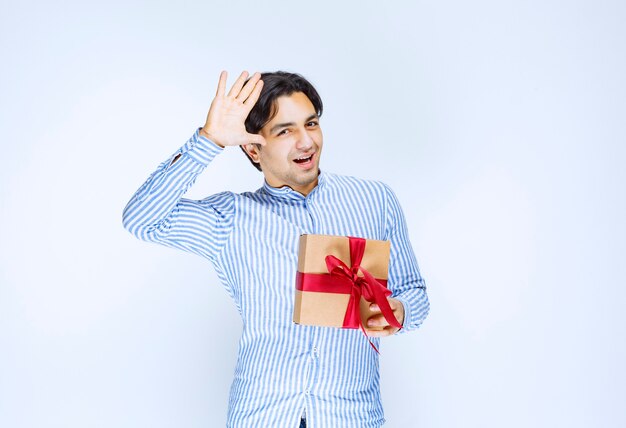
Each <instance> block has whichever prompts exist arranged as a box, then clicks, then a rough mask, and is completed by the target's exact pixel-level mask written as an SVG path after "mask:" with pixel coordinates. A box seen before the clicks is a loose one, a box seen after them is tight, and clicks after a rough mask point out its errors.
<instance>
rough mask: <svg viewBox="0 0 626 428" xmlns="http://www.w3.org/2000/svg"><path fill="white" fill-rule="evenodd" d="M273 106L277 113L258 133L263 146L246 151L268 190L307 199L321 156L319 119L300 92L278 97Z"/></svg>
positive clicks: (315, 182)
mask: <svg viewBox="0 0 626 428" xmlns="http://www.w3.org/2000/svg"><path fill="white" fill-rule="evenodd" d="M276 103H277V105H276V106H277V108H278V113H277V114H276V116H275V117H274V118H273V119H272V120H271V121H270V122H269V123H267V124H266V125H265V126H264V127H263V128H262V129H261V131H260V132H259V134H261V135H262V136H263V137H264V138H265V141H266V142H267V144H266V145H265V146H262V147H256V146H248V147H247V150H246V151H247V152H248V153H249V154H250V156H251V157H252V159H253V160H255V161H258V162H259V164H260V165H261V169H262V170H263V175H264V176H265V180H266V181H267V183H268V184H269V185H270V186H272V187H282V186H289V187H291V188H292V189H293V190H295V191H297V192H300V193H302V194H303V195H307V194H309V192H310V191H311V190H313V188H314V187H315V186H317V176H318V173H319V160H320V155H321V154H322V144H323V142H322V140H323V137H322V130H321V128H320V125H319V118H318V116H317V113H316V111H315V108H314V107H313V104H312V103H311V101H310V100H309V98H308V97H307V96H306V95H304V94H303V93H302V92H294V93H293V94H291V95H289V96H282V97H279V98H278V99H277V100H276Z"/></svg>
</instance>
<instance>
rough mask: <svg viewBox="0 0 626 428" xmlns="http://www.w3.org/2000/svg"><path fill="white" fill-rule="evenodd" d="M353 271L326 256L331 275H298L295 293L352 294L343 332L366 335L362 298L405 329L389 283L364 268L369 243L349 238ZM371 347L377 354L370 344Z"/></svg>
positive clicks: (387, 318) (394, 324) (395, 325)
mask: <svg viewBox="0 0 626 428" xmlns="http://www.w3.org/2000/svg"><path fill="white" fill-rule="evenodd" d="M348 239H349V241H350V260H351V264H352V266H351V267H348V266H347V265H346V264H345V263H344V262H342V261H341V260H340V259H338V258H337V257H335V256H332V255H328V256H326V259H325V261H326V268H327V269H328V272H329V273H328V274H323V273H322V274H317V273H302V272H298V274H297V277H296V289H298V290H302V291H317V292H322V293H341V294H350V300H349V301H348V307H347V309H346V315H345V317H344V319H343V328H360V329H361V330H362V331H363V333H364V334H366V333H365V329H364V328H363V323H362V322H361V311H360V302H361V296H363V298H364V299H365V300H367V301H368V302H372V303H376V304H377V305H378V307H379V308H380V311H381V312H382V314H383V316H384V317H385V319H386V320H387V322H388V323H389V324H390V325H392V326H394V327H396V328H402V326H401V325H400V323H399V322H398V320H397V319H396V317H395V315H394V314H393V310H392V309H391V306H390V305H389V301H388V300H387V297H388V296H390V295H391V291H390V290H389V289H388V288H387V281H386V280H384V279H376V278H374V276H373V275H372V274H371V273H369V272H368V271H367V270H365V269H364V268H363V267H361V261H362V260H363V254H365V244H366V240H365V239H363V238H354V237H349V238H348ZM359 272H361V274H362V275H363V276H359ZM370 345H372V347H373V348H374V349H375V350H376V352H378V350H377V349H376V347H375V346H374V345H373V344H372V342H371V341H370Z"/></svg>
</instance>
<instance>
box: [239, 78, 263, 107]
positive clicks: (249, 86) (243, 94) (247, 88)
mask: <svg viewBox="0 0 626 428" xmlns="http://www.w3.org/2000/svg"><path fill="white" fill-rule="evenodd" d="M260 79H261V73H254V74H253V75H252V77H251V78H250V79H248V81H247V82H246V84H245V85H244V87H243V88H242V89H241V91H240V92H239V95H237V96H236V98H237V99H238V100H240V101H245V100H246V98H248V96H249V95H250V93H251V92H252V90H253V89H254V88H255V85H256V83H257V82H258V81H259V80H260Z"/></svg>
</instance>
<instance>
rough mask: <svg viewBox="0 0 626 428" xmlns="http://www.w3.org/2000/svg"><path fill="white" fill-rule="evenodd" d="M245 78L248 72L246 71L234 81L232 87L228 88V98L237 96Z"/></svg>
mask: <svg viewBox="0 0 626 428" xmlns="http://www.w3.org/2000/svg"><path fill="white" fill-rule="evenodd" d="M247 78H248V72H247V71H243V72H242V73H241V74H240V75H239V77H238V78H237V80H235V83H233V87H232V88H230V91H228V96H229V97H236V96H237V95H239V92H240V91H241V88H242V86H243V84H244V83H245V81H246V79H247Z"/></svg>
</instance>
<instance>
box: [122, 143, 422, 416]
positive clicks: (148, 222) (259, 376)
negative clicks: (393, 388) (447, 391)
mask: <svg viewBox="0 0 626 428" xmlns="http://www.w3.org/2000/svg"><path fill="white" fill-rule="evenodd" d="M222 150H223V149H221V148H220V147H219V146H217V145H215V144H214V143H213V142H211V141H209V140H208V139H206V138H204V137H202V136H200V135H199V133H198V131H196V133H195V134H194V135H193V136H192V137H191V138H190V139H189V141H187V143H186V144H185V145H183V147H181V149H179V151H178V152H176V154H175V156H176V155H180V157H179V158H178V160H177V161H176V162H174V163H172V160H173V157H172V158H170V159H168V160H167V161H165V162H163V163H162V164H161V165H160V166H159V167H158V169H157V170H156V171H155V172H154V173H153V174H152V175H151V176H150V177H149V178H148V180H147V181H146V182H145V183H144V184H143V185H142V186H141V187H140V188H139V190H138V191H137V192H136V193H135V195H134V196H133V197H132V199H131V200H130V202H129V203H128V205H127V206H126V208H125V210H124V226H125V227H126V228H127V229H128V230H129V231H130V232H131V233H132V234H134V235H135V236H136V237H138V238H140V239H143V240H146V241H152V242H158V243H160V244H164V245H167V246H170V247H175V248H180V249H182V250H186V251H189V252H192V253H195V254H198V255H201V256H203V257H205V258H207V259H208V260H210V261H211V263H212V264H213V266H214V268H215V270H216V271H217V274H218V276H219V278H220V280H221V281H222V283H223V285H224V287H225V288H226V291H227V292H228V293H229V294H230V296H231V297H232V298H233V300H234V301H235V304H236V306H237V309H238V310H239V313H240V314H241V317H242V319H243V332H242V335H241V339H240V344H239V353H238V360H237V364H236V368H235V376H234V380H233V383H232V387H231V392H230V400H229V411H228V418H227V421H228V426H229V427H245V428H249V427H280V428H284V427H297V426H299V421H300V417H301V415H302V414H303V411H306V418H307V426H308V427H329V428H343V427H347V428H349V427H354V428H365V427H379V426H381V425H382V424H383V422H384V417H383V408H382V404H381V400H380V388H379V370H378V354H376V352H374V351H373V350H372V348H371V347H370V345H369V343H368V341H367V339H366V337H365V336H364V335H363V333H362V332H361V331H360V330H350V329H340V328H328V327H314V326H304V325H297V324H294V323H293V321H292V315H293V304H294V290H295V277H296V269H297V254H298V238H299V236H300V235H301V234H303V233H309V234H325V235H347V236H358V237H363V238H368V239H380V240H390V241H391V256H390V263H389V276H388V287H389V289H390V290H391V291H392V292H393V297H395V298H396V299H398V300H400V301H401V302H402V303H403V305H404V308H405V319H404V328H403V330H401V331H406V330H411V329H415V328H417V327H418V326H419V325H420V324H421V323H422V321H423V320H424V318H425V317H426V315H427V313H428V310H429V303H428V297H427V295H426V289H425V286H424V281H423V279H422V277H421V275H420V273H419V270H418V266H417V261H416V259H415V255H414V253H413V250H412V248H411V245H410V243H409V239H408V234H407V228H406V224H405V220H404V216H403V214H402V211H401V208H400V205H399V204H398V201H397V199H396V197H395V196H394V194H393V193H392V191H391V190H390V189H389V187H387V186H386V185H384V184H382V183H379V182H375V181H366V180H360V179H356V178H353V177H344V176H339V175H334V174H329V173H325V172H321V173H320V175H319V179H318V185H317V186H316V187H315V188H314V189H313V190H312V191H311V192H310V193H309V194H308V195H307V196H306V197H305V196H303V195H302V194H300V193H298V192H295V191H293V190H291V189H290V188H288V187H282V188H273V187H270V186H269V185H268V184H267V182H266V183H265V184H264V186H263V187H261V188H260V189H258V190H257V191H255V192H245V193H241V194H235V193H232V192H222V193H218V194H215V195H212V196H209V197H207V198H205V199H202V200H199V201H196V200H190V199H185V198H183V197H182V196H183V195H184V194H185V192H186V191H187V189H189V187H190V186H191V185H192V184H193V183H194V181H195V180H196V177H197V176H198V174H200V173H201V172H202V171H203V170H204V168H205V167H206V166H207V165H208V164H209V163H210V162H211V160H212V159H213V158H215V156H217V155H218V154H219V153H220V152H221V151H222ZM372 341H373V343H374V344H375V345H376V346H377V347H379V346H380V343H379V339H373V340H372Z"/></svg>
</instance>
